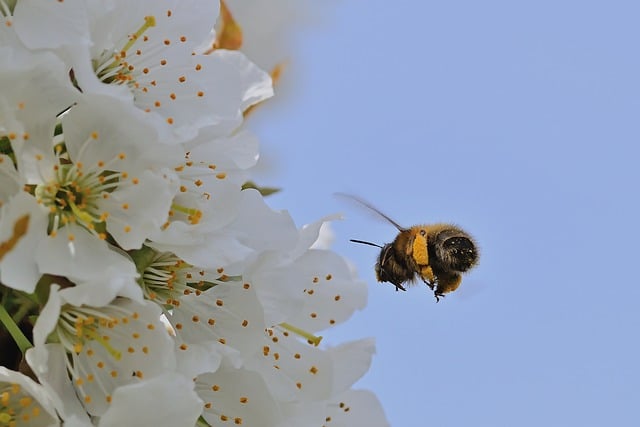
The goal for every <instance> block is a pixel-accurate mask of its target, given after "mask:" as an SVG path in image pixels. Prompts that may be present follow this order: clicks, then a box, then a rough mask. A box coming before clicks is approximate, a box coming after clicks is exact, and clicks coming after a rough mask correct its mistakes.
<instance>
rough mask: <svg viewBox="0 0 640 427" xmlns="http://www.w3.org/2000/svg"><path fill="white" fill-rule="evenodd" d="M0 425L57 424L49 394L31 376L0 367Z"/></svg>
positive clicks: (43, 425) (42, 425)
mask: <svg viewBox="0 0 640 427" xmlns="http://www.w3.org/2000/svg"><path fill="white" fill-rule="evenodd" d="M0 424H2V425H5V426H33V427H47V426H58V425H60V423H59V422H58V417H57V416H56V411H55V408H54V405H53V400H52V398H51V396H50V395H49V394H48V393H47V392H46V391H45V389H44V388H43V387H42V386H41V385H40V384H37V383H36V382H34V381H33V380H32V379H31V378H29V377H27V376H25V375H23V374H21V373H19V372H15V371H11V370H9V369H7V368H5V367H4V366H0Z"/></svg>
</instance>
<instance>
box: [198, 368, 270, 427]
mask: <svg viewBox="0 0 640 427" xmlns="http://www.w3.org/2000/svg"><path fill="white" fill-rule="evenodd" d="M197 390H198V394H199V395H200V397H201V398H202V399H203V400H204V401H205V402H206V403H207V404H208V405H207V406H205V410H204V412H203V414H202V416H203V418H204V419H205V420H207V422H209V424H211V425H212V426H217V425H220V424H221V423H222V424H224V423H225V421H226V423H227V424H229V425H243V426H249V427H258V426H260V427H262V426H264V427H269V426H275V425H277V422H278V420H279V418H280V414H279V408H278V406H277V404H276V402H275V400H274V398H273V396H272V395H271V393H270V392H269V389H268V388H267V386H266V385H265V382H264V380H263V379H262V378H261V377H260V375H258V374H257V373H255V372H249V371H246V370H244V369H233V368H226V367H225V368H221V369H219V370H218V371H216V372H215V373H209V374H203V375H200V376H199V377H198V379H197Z"/></svg>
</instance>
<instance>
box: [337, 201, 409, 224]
mask: <svg viewBox="0 0 640 427" xmlns="http://www.w3.org/2000/svg"><path fill="white" fill-rule="evenodd" d="M334 196H336V197H338V198H341V199H346V200H350V201H353V202H356V203H358V204H359V205H360V206H364V207H365V208H367V209H368V210H369V211H370V212H373V213H375V214H377V215H378V216H380V217H382V218H384V219H386V220H387V221H388V222H390V223H391V224H393V226H394V227H396V228H397V229H398V231H405V230H406V228H404V227H402V226H401V225H400V224H398V223H397V222H395V221H394V220H392V219H391V218H389V217H388V216H387V215H385V214H384V213H382V212H380V210H378V209H377V208H375V207H374V206H373V205H372V204H371V203H369V202H367V201H365V200H363V199H361V198H359V197H357V196H354V195H352V194H346V193H334Z"/></svg>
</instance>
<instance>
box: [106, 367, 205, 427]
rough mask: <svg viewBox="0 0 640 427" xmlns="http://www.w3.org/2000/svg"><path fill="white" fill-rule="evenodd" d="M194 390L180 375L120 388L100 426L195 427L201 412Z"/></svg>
mask: <svg viewBox="0 0 640 427" xmlns="http://www.w3.org/2000/svg"><path fill="white" fill-rule="evenodd" d="M193 387H194V383H193V381H192V380H190V379H188V378H186V377H184V376H182V375H180V374H177V373H166V374H164V375H160V376H157V377H155V378H152V379H149V380H146V381H143V382H141V383H138V384H129V385H126V386H122V387H118V388H117V389H116V390H115V392H114V393H113V400H112V402H111V406H110V407H109V409H108V410H107V411H106V412H105V413H104V415H103V416H102V417H101V418H100V422H99V423H98V426H99V427H121V426H127V425H131V426H157V427H163V426H166V427H175V426H193V425H195V423H196V420H197V419H198V417H199V416H200V413H201V411H202V401H201V400H200V398H199V397H198V395H197V394H196V393H195V392H194V391H193Z"/></svg>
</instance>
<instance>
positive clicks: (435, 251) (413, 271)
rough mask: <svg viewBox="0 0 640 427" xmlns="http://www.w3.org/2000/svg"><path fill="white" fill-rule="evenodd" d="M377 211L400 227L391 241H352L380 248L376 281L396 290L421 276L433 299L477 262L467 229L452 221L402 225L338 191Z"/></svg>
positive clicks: (457, 282)
mask: <svg viewBox="0 0 640 427" xmlns="http://www.w3.org/2000/svg"><path fill="white" fill-rule="evenodd" d="M338 195H339V196H342V197H347V198H349V199H352V200H354V201H356V202H358V203H360V204H361V205H363V206H365V207H366V208H367V209H370V210H371V211H373V212H375V213H376V214H378V215H380V216H381V217H382V218H384V219H386V220H387V221H389V222H390V223H391V224H393V225H394V226H395V227H396V228H397V229H398V231H399V233H398V235H397V236H396V238H395V239H394V240H393V242H391V243H387V244H385V245H383V246H380V245H377V244H375V243H371V242H367V241H364V240H356V239H351V241H352V242H354V243H362V244H365V245H370V246H375V247H378V248H380V249H381V251H380V255H379V256H378V261H377V262H376V267H375V269H376V277H377V278H378V282H390V283H391V284H393V285H394V286H395V287H396V291H398V290H400V289H401V290H403V291H406V289H405V288H404V286H402V285H403V284H404V283H406V282H414V281H415V280H416V279H418V278H419V279H420V280H422V281H423V282H424V283H425V284H426V285H427V286H429V288H430V289H431V290H432V291H433V294H434V296H435V297H436V301H440V297H442V296H444V294H446V293H448V292H453V291H455V290H456V289H458V286H460V283H461V281H462V273H465V272H467V271H469V270H470V269H471V268H472V267H474V266H475V265H476V264H477V263H478V258H479V253H478V247H477V245H476V243H475V241H474V240H473V237H471V236H470V235H469V234H468V233H467V232H466V231H464V230H462V229H461V228H459V227H456V226H455V225H451V224H427V225H415V226H413V227H410V228H404V227H402V226H400V225H399V224H398V223H397V222H395V221H394V220H392V219H391V218H389V217H388V216H387V215H385V214H383V213H382V212H380V211H379V210H378V209H376V208H374V207H373V206H372V205H370V204H369V203H367V202H365V201H364V200H361V199H359V198H357V197H355V196H351V195H348V194H342V193H339V194H338Z"/></svg>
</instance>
